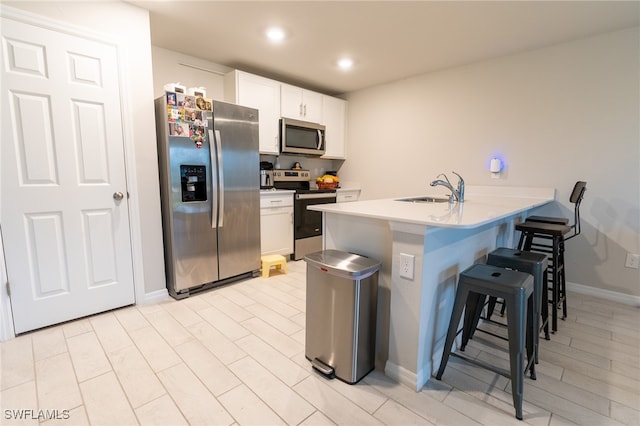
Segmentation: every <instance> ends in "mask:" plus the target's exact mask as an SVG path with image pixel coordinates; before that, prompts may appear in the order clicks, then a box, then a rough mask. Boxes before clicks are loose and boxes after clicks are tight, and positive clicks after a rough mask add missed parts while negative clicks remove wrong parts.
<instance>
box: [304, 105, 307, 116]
mask: <svg viewBox="0 0 640 426" xmlns="http://www.w3.org/2000/svg"><path fill="white" fill-rule="evenodd" d="M304 116H305V117H306V116H307V104H305V105H304Z"/></svg>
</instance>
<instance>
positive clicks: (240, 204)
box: [155, 92, 260, 299]
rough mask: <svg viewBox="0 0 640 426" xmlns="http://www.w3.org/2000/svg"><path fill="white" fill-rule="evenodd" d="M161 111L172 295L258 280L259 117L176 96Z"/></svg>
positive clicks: (162, 101)
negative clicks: (252, 277)
mask: <svg viewBox="0 0 640 426" xmlns="http://www.w3.org/2000/svg"><path fill="white" fill-rule="evenodd" d="M155 106H156V127H157V136H158V160H159V172H160V191H161V202H162V225H163V236H164V253H165V270H166V276H167V288H168V290H169V294H171V296H173V297H174V298H176V299H182V298H184V297H187V296H189V294H190V293H193V292H195V291H199V290H202V289H206V288H210V287H213V286H216V285H220V284H225V283H227V282H230V281H233V280H236V279H241V278H246V277H249V276H256V275H257V274H258V271H259V269H260V189H259V187H260V176H259V169H260V167H259V160H260V159H259V154H258V111H257V110H255V109H252V108H246V107H242V106H238V105H233V104H228V103H225V102H218V101H213V100H211V99H206V98H202V97H195V96H188V95H185V94H182V93H174V92H166V93H165V96H163V97H160V98H158V99H156V102H155Z"/></svg>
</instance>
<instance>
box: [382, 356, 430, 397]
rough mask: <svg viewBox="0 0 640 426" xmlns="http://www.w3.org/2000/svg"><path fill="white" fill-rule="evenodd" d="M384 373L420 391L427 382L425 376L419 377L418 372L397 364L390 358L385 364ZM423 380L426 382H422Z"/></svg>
mask: <svg viewBox="0 0 640 426" xmlns="http://www.w3.org/2000/svg"><path fill="white" fill-rule="evenodd" d="M384 374H385V375H386V376H387V377H389V378H391V379H392V380H395V381H396V382H398V383H402V384H403V385H406V386H409V387H410V388H412V389H415V390H416V392H419V391H420V389H422V387H423V386H424V384H425V383H426V382H427V380H424V378H419V377H418V375H417V374H416V373H414V372H412V371H409V370H407V369H406V368H404V367H401V366H399V365H396V364H394V363H393V362H391V361H388V360H387V362H386V364H385V366H384ZM427 379H428V378H427ZM423 380H424V382H423V383H420V382H422V381H423Z"/></svg>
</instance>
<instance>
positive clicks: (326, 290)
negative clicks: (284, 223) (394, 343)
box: [304, 250, 380, 384]
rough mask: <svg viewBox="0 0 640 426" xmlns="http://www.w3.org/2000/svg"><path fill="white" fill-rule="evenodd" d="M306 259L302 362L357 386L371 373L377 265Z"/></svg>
mask: <svg viewBox="0 0 640 426" xmlns="http://www.w3.org/2000/svg"><path fill="white" fill-rule="evenodd" d="M304 259H305V261H306V262H307V315H306V337H305V357H306V358H307V359H308V360H309V361H311V363H312V365H313V367H314V368H315V369H316V370H317V371H319V372H320V373H322V374H324V375H325V376H327V377H337V378H338V379H340V380H342V381H344V382H347V383H350V384H353V383H356V382H358V381H359V380H360V379H362V378H363V377H364V376H365V375H367V373H369V372H370V371H371V370H373V368H374V362H375V342H376V313H377V306H378V271H379V269H380V262H378V261H376V260H373V259H369V258H367V257H364V256H360V255H357V254H352V253H346V252H342V251H338V250H323V251H319V252H315V253H310V254H308V255H306V256H305V257H304Z"/></svg>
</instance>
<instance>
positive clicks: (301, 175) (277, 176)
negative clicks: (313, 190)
mask: <svg viewBox="0 0 640 426" xmlns="http://www.w3.org/2000/svg"><path fill="white" fill-rule="evenodd" d="M273 180H274V182H275V181H293V182H304V181H308V180H311V172H309V170H281V169H276V170H274V171H273Z"/></svg>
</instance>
